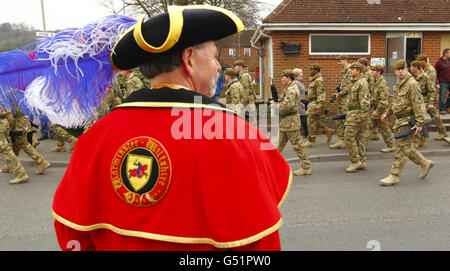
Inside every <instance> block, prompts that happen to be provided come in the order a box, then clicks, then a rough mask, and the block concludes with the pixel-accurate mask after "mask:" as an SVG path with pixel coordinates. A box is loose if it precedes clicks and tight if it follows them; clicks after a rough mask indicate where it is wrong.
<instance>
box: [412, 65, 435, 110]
mask: <svg viewBox="0 0 450 271" xmlns="http://www.w3.org/2000/svg"><path fill="white" fill-rule="evenodd" d="M414 79H416V81H417V83H419V86H420V93H421V94H422V96H423V101H424V103H425V105H427V106H428V105H429V104H434V103H435V102H436V99H437V96H438V94H437V91H436V88H435V87H434V84H433V83H432V81H431V79H430V77H428V75H427V74H426V73H424V72H422V73H420V74H419V75H418V76H414Z"/></svg>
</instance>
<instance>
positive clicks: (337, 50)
mask: <svg viewBox="0 0 450 271" xmlns="http://www.w3.org/2000/svg"><path fill="white" fill-rule="evenodd" d="M309 54H310V55H339V54H351V55H370V35H369V34H310V35H309Z"/></svg>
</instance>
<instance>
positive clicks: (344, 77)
mask: <svg viewBox="0 0 450 271" xmlns="http://www.w3.org/2000/svg"><path fill="white" fill-rule="evenodd" d="M349 70H350V64H348V65H347V67H345V68H343V69H342V71H341V80H340V81H339V83H340V84H341V92H340V94H339V95H340V96H341V97H345V96H346V95H347V93H348V87H349V86H350V84H351V76H350V71H349Z"/></svg>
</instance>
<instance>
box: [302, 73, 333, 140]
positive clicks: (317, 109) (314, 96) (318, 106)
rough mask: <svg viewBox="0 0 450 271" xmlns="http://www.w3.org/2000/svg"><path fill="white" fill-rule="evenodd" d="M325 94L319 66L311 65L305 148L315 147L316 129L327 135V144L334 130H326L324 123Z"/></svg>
mask: <svg viewBox="0 0 450 271" xmlns="http://www.w3.org/2000/svg"><path fill="white" fill-rule="evenodd" d="M326 96H327V93H326V91H325V86H324V84H323V78H322V73H321V72H320V65H319V64H312V65H311V67H310V79H309V86H308V99H309V101H310V102H309V104H308V110H306V116H307V117H306V118H307V121H306V122H307V123H308V142H307V143H306V144H305V147H316V146H317V143H316V134H317V128H318V127H319V128H322V129H323V130H324V131H325V133H326V135H327V143H329V142H330V140H331V137H332V136H333V133H334V130H333V129H331V128H328V127H327V126H326V125H325V123H324V119H325V109H326V105H327V100H326Z"/></svg>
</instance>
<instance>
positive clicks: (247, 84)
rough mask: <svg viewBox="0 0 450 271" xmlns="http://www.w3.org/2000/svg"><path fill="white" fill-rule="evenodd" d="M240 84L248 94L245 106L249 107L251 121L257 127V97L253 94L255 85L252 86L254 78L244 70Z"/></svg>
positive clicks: (240, 77) (240, 75)
mask: <svg viewBox="0 0 450 271" xmlns="http://www.w3.org/2000/svg"><path fill="white" fill-rule="evenodd" d="M239 83H241V85H242V87H243V89H244V93H245V94H246V97H245V99H244V100H246V102H245V103H243V104H244V107H247V110H248V113H249V116H250V118H249V121H250V123H252V124H253V125H256V105H255V100H256V95H255V93H254V92H253V84H252V77H251V76H250V74H249V73H248V72H246V71H245V70H242V72H241V74H239ZM247 93H248V94H247Z"/></svg>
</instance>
